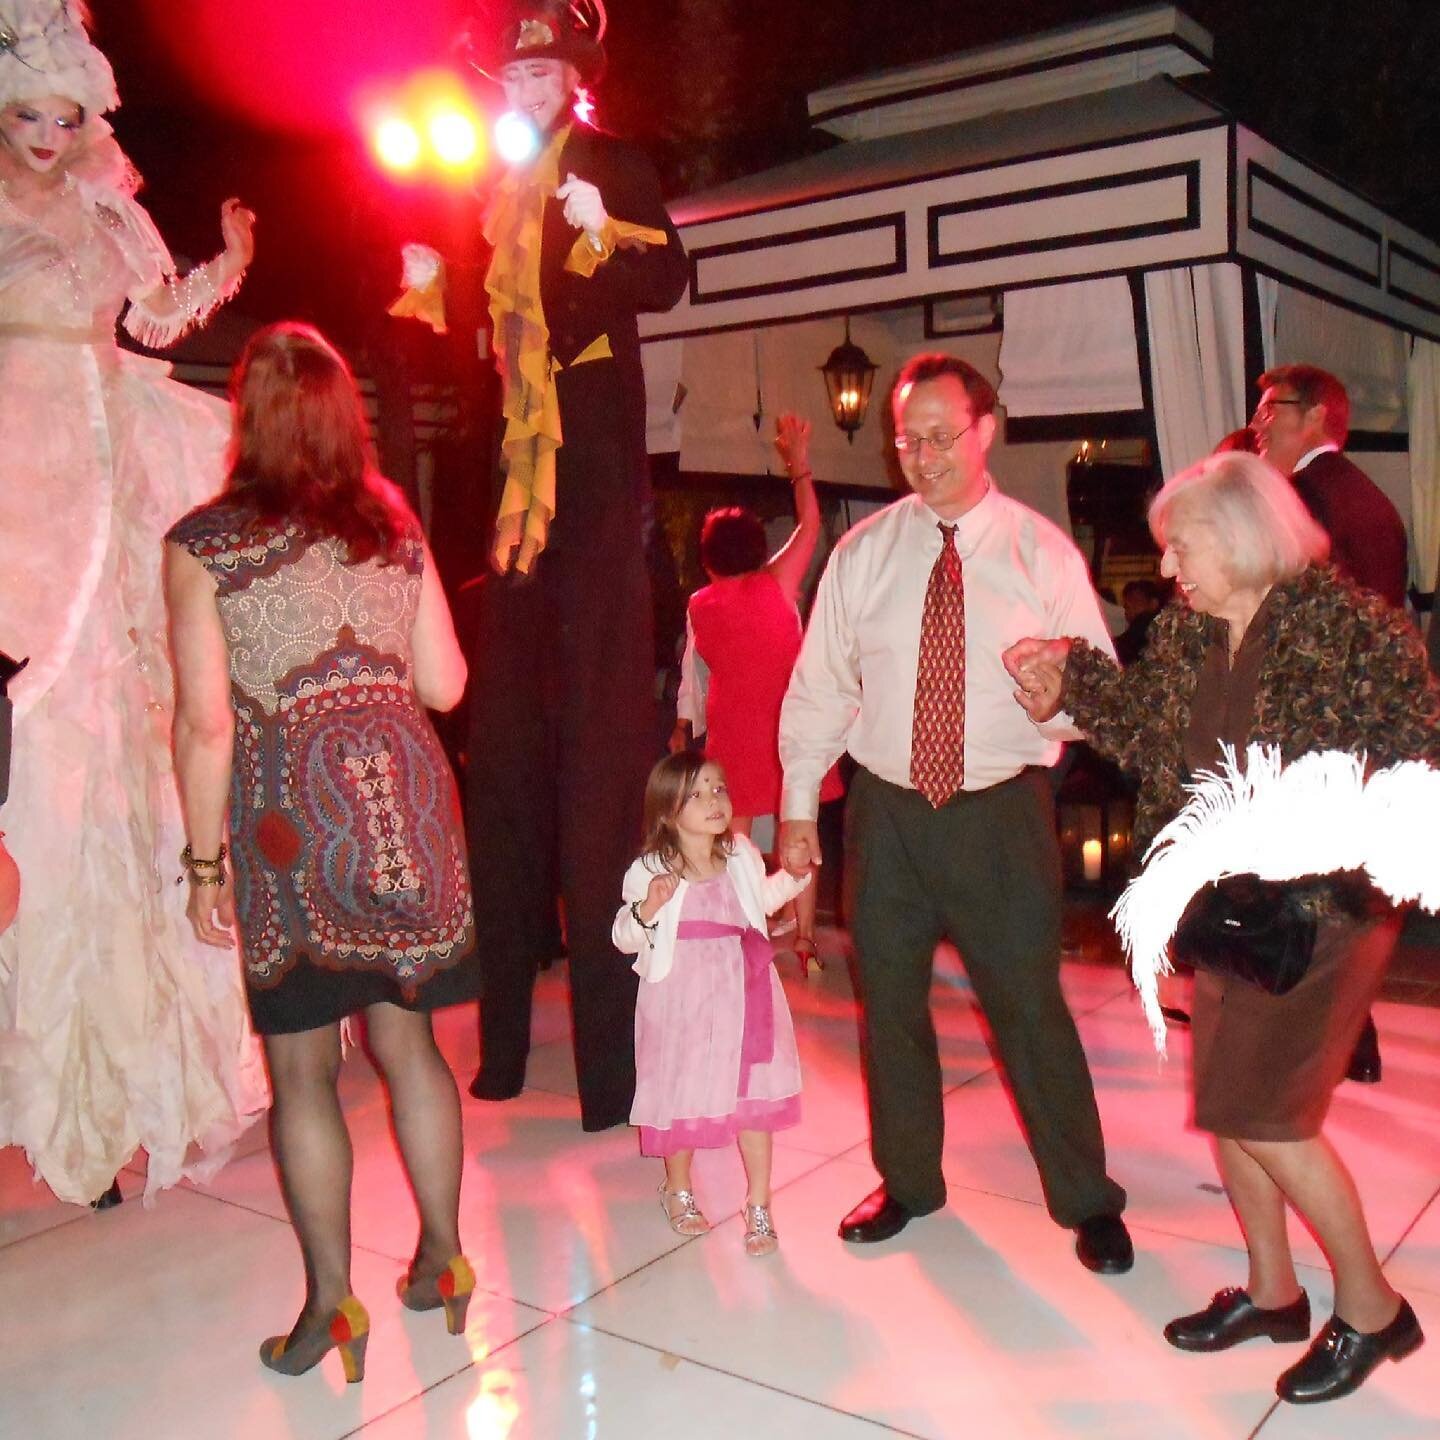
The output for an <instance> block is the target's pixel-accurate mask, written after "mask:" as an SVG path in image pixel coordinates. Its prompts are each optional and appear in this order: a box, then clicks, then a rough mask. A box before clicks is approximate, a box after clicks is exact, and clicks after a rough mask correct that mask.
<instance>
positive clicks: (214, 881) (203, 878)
mask: <svg viewBox="0 0 1440 1440" xmlns="http://www.w3.org/2000/svg"><path fill="white" fill-rule="evenodd" d="M229 854H230V847H229V846H228V845H226V844H225V842H224V841H223V840H222V841H221V842H220V853H219V854H218V855H216V857H215V858H214V859H213V860H202V859H201V858H200V857H199V856H197V855H196V854H195V851H194V849H193V848H192V847H191V845H190V843H189V842H188V841H187V842H186V844H185V848H184V849H183V850H182V851H181V852H180V863H181V864H182V865H183V866H184V867H185V873H184V874H182V875H177V876H176V877H175V883H176V884H177V885H179V884H182V883H183V882H184V881H185V880H186V879H187V878H188V879H189V881H190V883H191V884H192V885H223V884H224V883H225V868H224V867H225V859H226V857H227V856H228V855H229Z"/></svg>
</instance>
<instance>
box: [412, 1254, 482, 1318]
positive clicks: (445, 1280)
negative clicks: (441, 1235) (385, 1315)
mask: <svg viewBox="0 0 1440 1440" xmlns="http://www.w3.org/2000/svg"><path fill="white" fill-rule="evenodd" d="M395 1293H396V1294H397V1295H398V1296H399V1297H400V1303H401V1304H402V1305H403V1306H404V1307H405V1308H406V1309H407V1310H438V1309H440V1307H441V1306H442V1305H443V1306H444V1307H445V1328H446V1329H447V1330H448V1331H449V1332H450V1333H451V1334H452V1335H463V1334H464V1333H465V1312H466V1311H467V1310H468V1309H469V1308H470V1297H471V1295H473V1294H474V1293H475V1271H474V1270H473V1269H472V1268H471V1266H470V1262H469V1261H468V1260H467V1259H466V1258H465V1257H464V1256H463V1255H452V1256H451V1257H450V1259H449V1260H447V1261H446V1262H445V1268H444V1269H443V1270H442V1271H440V1273H439V1274H438V1275H427V1276H426V1277H425V1278H424V1279H423V1280H416V1279H414V1278H412V1277H410V1276H406V1277H404V1278H402V1279H400V1280H397V1281H396V1282H395Z"/></svg>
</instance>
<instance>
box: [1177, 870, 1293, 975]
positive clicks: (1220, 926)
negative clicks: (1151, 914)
mask: <svg viewBox="0 0 1440 1440" xmlns="http://www.w3.org/2000/svg"><path fill="white" fill-rule="evenodd" d="M1304 893H1305V892H1304V890H1303V889H1302V887H1299V886H1297V885H1295V884H1293V883H1291V882H1288V881H1283V880H1261V879H1260V878H1259V877H1258V876H1255V875H1229V876H1226V877H1225V879H1223V880H1217V881H1214V882H1213V883H1211V884H1209V885H1207V886H1206V887H1205V888H1204V889H1203V890H1201V891H1199V892H1198V893H1197V894H1196V895H1195V896H1194V898H1193V899H1192V900H1191V901H1190V903H1189V904H1188V905H1187V906H1186V907H1185V913H1184V914H1183V915H1182V916H1181V917H1180V924H1179V926H1178V927H1177V928H1176V931H1175V940H1174V945H1173V948H1174V953H1175V958H1176V959H1177V960H1182V961H1184V962H1185V963H1186V964H1188V965H1191V966H1193V967H1194V968H1195V969H1196V970H1212V971H1214V972H1215V973H1216V974H1220V975H1229V976H1234V977H1235V978H1236V979H1237V980H1245V981H1248V982H1249V983H1250V984H1251V985H1258V986H1259V987H1260V988H1261V989H1262V990H1266V991H1268V992H1269V993H1270V994H1271V995H1286V994H1288V993H1289V992H1290V991H1291V990H1293V989H1294V988H1295V986H1296V985H1298V984H1299V983H1300V981H1301V980H1302V979H1303V978H1304V976H1305V972H1306V971H1307V970H1308V969H1309V968H1310V960H1311V957H1312V956H1313V955H1314V953H1315V929H1316V920H1315V915H1314V912H1313V909H1312V908H1311V907H1309V906H1307V905H1306V903H1305V899H1304Z"/></svg>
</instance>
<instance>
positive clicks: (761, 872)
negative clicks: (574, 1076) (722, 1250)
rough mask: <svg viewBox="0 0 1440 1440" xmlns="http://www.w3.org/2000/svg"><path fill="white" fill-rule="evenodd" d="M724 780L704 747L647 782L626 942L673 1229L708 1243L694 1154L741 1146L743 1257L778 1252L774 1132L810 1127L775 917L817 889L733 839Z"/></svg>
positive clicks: (647, 1106) (645, 1147)
mask: <svg viewBox="0 0 1440 1440" xmlns="http://www.w3.org/2000/svg"><path fill="white" fill-rule="evenodd" d="M731 815H732V807H731V803H730V797H729V794H728V793H727V791H726V788H725V775H724V772H723V771H722V770H721V769H720V767H719V766H718V765H715V764H713V763H711V762H708V761H706V759H705V758H704V756H702V755H698V754H696V753H695V752H694V751H689V750H687V751H682V752H681V753H680V754H678V755H670V756H667V757H666V758H665V759H664V760H662V761H661V762H660V763H659V764H658V765H657V766H656V767H655V768H654V770H652V771H651V772H650V779H649V781H648V782H647V784H646V786H645V848H644V852H643V853H642V855H641V856H640V858H639V859H638V860H636V861H635V863H634V864H633V865H631V867H630V869H629V870H628V871H627V872H626V875H625V882H624V887H623V891H622V895H623V903H622V904H621V906H620V910H619V913H618V914H617V915H616V916H615V927H614V939H615V944H616V945H617V946H618V947H619V949H620V950H621V951H623V952H624V953H626V954H630V955H635V956H636V957H637V958H636V961H635V970H636V973H637V974H639V976H640V978H641V980H642V981H643V982H644V983H642V984H641V986H640V995H639V999H638V1001H637V1003H636V1007H635V1073H636V1083H635V1104H634V1106H633V1108H632V1109H631V1111H630V1123H631V1124H632V1125H638V1126H639V1127H640V1150H641V1153H642V1154H645V1155H659V1156H661V1157H663V1158H664V1161H665V1179H664V1181H663V1182H662V1183H661V1186H660V1203H661V1205H662V1206H663V1207H664V1210H665V1217H666V1219H667V1220H668V1221H669V1223H670V1228H671V1229H672V1230H674V1231H675V1232H676V1233H677V1234H680V1235H699V1234H701V1233H702V1232H703V1231H705V1230H708V1229H709V1228H710V1222H709V1221H708V1220H706V1219H705V1217H704V1216H703V1215H702V1214H701V1213H700V1210H699V1208H698V1207H697V1206H696V1204H695V1195H694V1192H693V1191H692V1189H691V1188H690V1162H691V1159H692V1158H693V1156H694V1153H695V1151H696V1149H697V1148H703V1149H714V1148H717V1147H719V1146H721V1145H725V1144H727V1143H728V1142H729V1141H731V1140H736V1141H738V1143H739V1147H740V1156H741V1159H742V1161H743V1162H744V1165H745V1178H746V1181H747V1183H748V1190H747V1194H746V1203H745V1250H746V1253H747V1254H750V1255H768V1254H770V1253H772V1252H773V1251H774V1250H775V1249H776V1247H777V1245H778V1244H779V1240H778V1237H777V1236H776V1233H775V1226H774V1222H773V1221H772V1220H771V1217H770V1160H771V1151H772V1136H773V1133H774V1132H775V1131H776V1130H785V1129H788V1128H789V1127H790V1126H792V1125H794V1124H796V1123H797V1122H798V1120H799V1118H800V1061H799V1057H798V1055H797V1054H796V1051H795V1032H794V1029H793V1027H792V1025H791V1023H790V1009H789V1006H788V1005H787V1004H786V1003H785V992H784V990H783V989H782V988H781V986H780V980H779V977H778V976H777V975H776V974H775V967H774V964H773V963H772V962H773V958H774V956H773V952H772V950H771V946H770V941H769V939H768V938H767V936H766V933H765V917H766V916H767V915H769V914H771V913H773V912H774V911H776V910H778V909H779V908H780V907H781V906H782V905H784V904H785V903H786V902H787V901H789V900H790V899H791V898H792V897H794V896H795V895H796V894H797V893H798V892H799V891H800V890H802V889H803V888H804V887H805V886H806V885H807V884H808V883H809V877H808V876H807V877H806V878H804V879H796V878H795V877H793V876H791V875H789V874H787V873H786V872H784V871H780V872H779V873H777V874H775V875H769V876H767V875H766V874H765V862H764V860H763V859H762V858H761V855H760V852H759V851H758V850H757V849H756V848H755V847H754V845H752V844H751V843H750V841H749V840H748V839H746V838H745V837H744V836H742V835H732V834H731V833H730V819H731Z"/></svg>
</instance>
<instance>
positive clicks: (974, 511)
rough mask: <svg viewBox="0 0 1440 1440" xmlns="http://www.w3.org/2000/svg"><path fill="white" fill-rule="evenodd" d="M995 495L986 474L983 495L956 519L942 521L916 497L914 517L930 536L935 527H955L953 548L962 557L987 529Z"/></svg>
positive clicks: (992, 481) (989, 476) (994, 504)
mask: <svg viewBox="0 0 1440 1440" xmlns="http://www.w3.org/2000/svg"><path fill="white" fill-rule="evenodd" d="M997 494H998V492H997V490H996V489H995V481H994V478H993V477H992V476H991V475H989V474H988V473H987V474H986V476H985V493H984V494H983V495H982V496H981V497H980V498H979V499H978V500H977V501H976V502H975V503H974V504H973V505H972V506H971V507H970V508H969V509H968V510H967V511H966V512H965V513H964V514H963V515H961V516H959V517H958V518H957V519H954V520H945V519H942V518H941V517H940V516H939V515H937V514H936V513H935V512H934V511H933V510H932V509H931V508H930V507H929V506H928V505H927V504H926V503H925V502H924V501H923V500H921V499H920V497H919V496H918V495H916V496H915V516H916V519H917V520H919V521H921V522H922V523H923V524H924V526H925V528H926V529H927V530H928V531H929V532H930V533H931V534H934V533H935V527H936V526H937V525H953V526H954V527H955V548H956V550H957V551H958V552H959V553H960V555H961V556H962V557H963V556H965V555H968V554H969V553H970V552H971V551H972V550H974V548H975V546H976V544H977V543H978V542H979V539H980V537H981V535H983V534H984V532H985V530H986V529H987V528H988V527H989V524H990V520H991V517H992V516H993V515H994V513H995V507H996V505H997V504H998V503H999V502H998V500H997V498H996V497H997Z"/></svg>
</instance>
